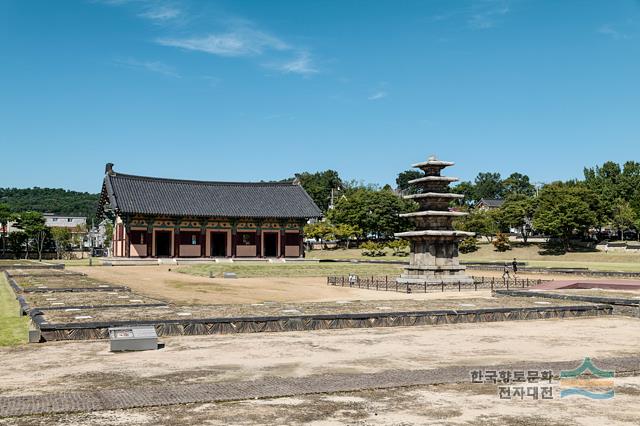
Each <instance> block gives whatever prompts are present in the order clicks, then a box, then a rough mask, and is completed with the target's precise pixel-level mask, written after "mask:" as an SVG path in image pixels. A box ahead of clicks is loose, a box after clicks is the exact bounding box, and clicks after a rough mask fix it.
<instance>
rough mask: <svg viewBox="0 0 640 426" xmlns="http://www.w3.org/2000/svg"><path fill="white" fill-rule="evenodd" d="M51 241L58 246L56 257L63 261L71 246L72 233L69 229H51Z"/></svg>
mask: <svg viewBox="0 0 640 426" xmlns="http://www.w3.org/2000/svg"><path fill="white" fill-rule="evenodd" d="M51 239H52V240H53V242H54V244H55V246H56V257H57V258H58V259H62V257H63V255H64V254H65V253H66V252H67V250H68V249H69V246H70V245H71V231H69V228H62V227H54V228H51Z"/></svg>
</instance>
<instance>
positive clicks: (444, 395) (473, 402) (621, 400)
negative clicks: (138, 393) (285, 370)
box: [0, 377, 640, 426]
mask: <svg viewBox="0 0 640 426" xmlns="http://www.w3.org/2000/svg"><path fill="white" fill-rule="evenodd" d="M615 392H616V394H615V397H614V398H613V399H610V400H604V401H597V400H590V399H586V398H563V399H553V400H545V401H541V400H524V401H520V400H518V401H508V400H501V399H499V398H498V396H497V392H496V387H495V386H491V385H473V384H449V385H433V386H420V387H413V388H399V389H382V390H369V391H360V392H348V393H336V394H330V395H308V396H296V397H287V398H274V399H264V400H250V401H239V402H231V403H218V404H214V403H209V404H189V405H175V406H169V407H157V408H137V409H130V410H117V411H103V412H95V413H81V414H69V415H56V416H33V417H24V418H16V419H6V420H2V419H0V425H19V426H35V425H51V424H65V425H70V426H81V425H82V426H122V425H148V426H150V425H228V424H234V425H265V424H269V425H302V424H304V425H311V426H339V425H354V426H356V425H359V426H367V425H443V424H449V425H461V426H462V425H464V426H469V425H482V426H540V425H555V426H575V425H583V426H602V425H607V426H622V425H625V426H628V425H637V424H638V423H637V419H638V416H639V415H640V378H639V377H625V378H618V379H616V390H615Z"/></svg>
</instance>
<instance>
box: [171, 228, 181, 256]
mask: <svg viewBox="0 0 640 426" xmlns="http://www.w3.org/2000/svg"><path fill="white" fill-rule="evenodd" d="M173 257H180V228H175V229H174V230H173Z"/></svg>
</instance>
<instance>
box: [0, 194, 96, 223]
mask: <svg viewBox="0 0 640 426" xmlns="http://www.w3.org/2000/svg"><path fill="white" fill-rule="evenodd" d="M99 199H100V194H90V193H88V192H77V191H67V190H66V189H60V188H38V187H34V188H24V189H18V188H0V203H6V204H8V205H9V208H10V209H11V211H14V212H21V211H26V210H35V211H39V212H43V213H46V212H50V213H57V214H62V215H70V216H86V217H87V218H88V219H89V220H91V218H93V217H95V214H96V209H97V208H98V200H99Z"/></svg>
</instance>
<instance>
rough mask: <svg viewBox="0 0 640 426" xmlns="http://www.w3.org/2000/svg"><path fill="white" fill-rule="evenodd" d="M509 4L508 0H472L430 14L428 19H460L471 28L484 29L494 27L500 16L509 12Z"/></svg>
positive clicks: (436, 20) (439, 20)
mask: <svg viewBox="0 0 640 426" xmlns="http://www.w3.org/2000/svg"><path fill="white" fill-rule="evenodd" d="M446 4H447V5H449V3H446ZM456 4H460V2H458V3H456ZM509 4H510V0H472V1H471V2H470V3H467V4H466V5H464V6H461V7H459V8H457V9H456V8H453V9H451V8H450V9H448V10H447V11H446V12H443V13H439V14H436V15H432V16H430V17H429V18H428V20H429V22H436V23H437V22H445V21H449V20H452V19H462V20H464V21H465V23H466V26H467V27H468V28H470V29H472V30H486V29H489V28H493V27H495V26H496V24H497V23H498V21H499V20H500V19H501V18H503V17H504V16H505V15H507V14H508V13H509V12H511V9H510V7H509Z"/></svg>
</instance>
